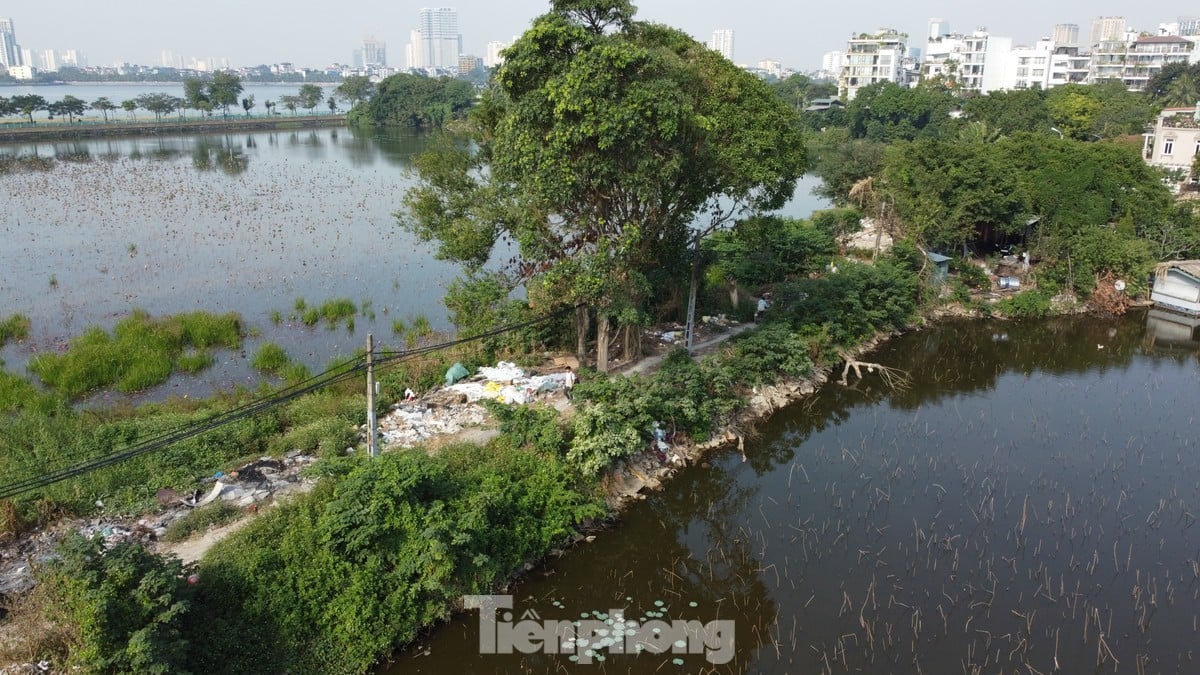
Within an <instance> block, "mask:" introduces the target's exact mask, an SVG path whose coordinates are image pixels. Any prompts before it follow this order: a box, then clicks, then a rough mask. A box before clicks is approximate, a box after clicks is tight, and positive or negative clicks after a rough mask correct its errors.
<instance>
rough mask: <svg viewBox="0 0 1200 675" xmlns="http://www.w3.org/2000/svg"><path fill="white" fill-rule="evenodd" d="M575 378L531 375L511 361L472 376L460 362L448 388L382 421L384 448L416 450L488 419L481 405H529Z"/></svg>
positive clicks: (564, 374)
mask: <svg viewBox="0 0 1200 675" xmlns="http://www.w3.org/2000/svg"><path fill="white" fill-rule="evenodd" d="M569 376H570V374H569V373H567V372H561V373H548V374H546V375H531V374H529V373H527V372H526V371H525V370H524V369H522V368H520V367H519V366H517V365H516V364H514V363H510V362H508V361H500V362H499V363H497V364H496V365H495V366H483V367H481V368H479V370H478V371H477V372H476V373H475V375H471V374H470V371H468V370H467V369H466V368H465V367H464V366H463V365H462V364H459V363H456V364H454V366H453V367H451V368H450V370H449V371H447V372H446V386H444V387H442V388H440V389H438V390H437V391H435V392H433V393H431V394H428V395H426V396H424V397H422V398H421V399H420V400H417V401H405V402H403V403H397V404H395V405H393V406H392V409H391V411H389V412H388V414H386V415H384V416H383V417H382V418H380V420H379V432H380V438H381V439H382V444H383V445H385V446H400V447H405V448H411V447H413V446H415V445H420V444H421V443H423V442H425V441H428V440H429V439H431V438H434V437H436V436H441V435H444V434H455V433H458V432H459V431H462V430H463V429H466V428H469V427H472V426H478V425H480V424H483V423H484V422H486V421H487V419H488V412H487V409H486V408H484V407H483V406H482V405H479V402H480V401H482V400H484V399H489V400H494V401H500V402H501V403H507V404H516V405H525V404H527V403H530V402H532V401H534V400H536V399H538V398H540V397H542V396H545V395H550V394H553V393H555V392H559V391H562V390H563V388H564V387H565V386H566V381H567V378H568V377H569Z"/></svg>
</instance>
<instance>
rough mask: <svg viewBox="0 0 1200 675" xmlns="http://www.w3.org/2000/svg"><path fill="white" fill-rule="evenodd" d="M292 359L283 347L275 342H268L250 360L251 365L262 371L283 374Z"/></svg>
mask: <svg viewBox="0 0 1200 675" xmlns="http://www.w3.org/2000/svg"><path fill="white" fill-rule="evenodd" d="M291 361H292V359H291V357H289V356H288V355H287V352H286V351H284V350H283V347H280V346H279V345H277V344H275V343H274V342H266V343H263V345H262V346H261V347H259V348H258V351H257V352H255V354H254V358H253V359H251V360H250V365H252V366H254V369H255V370H257V371H259V372H262V373H269V374H271V375H281V374H283V370H284V368H286V367H287V365H288V364H289V363H291Z"/></svg>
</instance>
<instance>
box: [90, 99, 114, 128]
mask: <svg viewBox="0 0 1200 675" xmlns="http://www.w3.org/2000/svg"><path fill="white" fill-rule="evenodd" d="M116 109H117V104H115V103H113V102H112V101H110V100H109V99H108V97H107V96H101V97H100V98H98V99H96V100H95V101H92V110H99V111H100V113H101V114H102V115H104V121H105V122H107V121H108V113H110V112H112V111H114V110H116Z"/></svg>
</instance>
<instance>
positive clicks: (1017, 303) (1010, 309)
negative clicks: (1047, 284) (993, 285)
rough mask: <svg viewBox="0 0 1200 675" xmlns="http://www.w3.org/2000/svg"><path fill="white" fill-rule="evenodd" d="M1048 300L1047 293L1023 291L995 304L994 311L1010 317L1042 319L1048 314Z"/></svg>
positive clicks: (1048, 294) (1048, 295)
mask: <svg viewBox="0 0 1200 675" xmlns="http://www.w3.org/2000/svg"><path fill="white" fill-rule="evenodd" d="M1050 298H1051V296H1050V293H1049V292H1047V291H1042V290H1038V291H1025V292H1023V293H1018V294H1016V295H1014V296H1012V297H1010V298H1005V299H1003V300H1001V301H1000V302H998V303H996V311H998V312H1000V313H1001V314H1003V315H1005V316H1010V317H1018V318H1034V317H1042V316H1046V315H1048V314H1049V313H1050Z"/></svg>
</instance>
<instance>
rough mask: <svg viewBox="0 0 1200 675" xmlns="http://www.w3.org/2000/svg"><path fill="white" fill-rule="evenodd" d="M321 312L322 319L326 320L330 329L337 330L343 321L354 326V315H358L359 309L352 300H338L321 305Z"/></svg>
mask: <svg viewBox="0 0 1200 675" xmlns="http://www.w3.org/2000/svg"><path fill="white" fill-rule="evenodd" d="M320 312H321V318H323V319H325V323H326V324H327V325H328V326H329V327H330V328H336V327H337V325H338V324H340V323H341V322H343V321H345V322H347V323H348V324H351V325H352V324H353V322H354V315H355V314H357V313H358V307H357V306H355V304H354V302H353V301H352V300H349V299H347V298H336V299H334V300H326V301H325V302H323V303H321V309H320Z"/></svg>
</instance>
